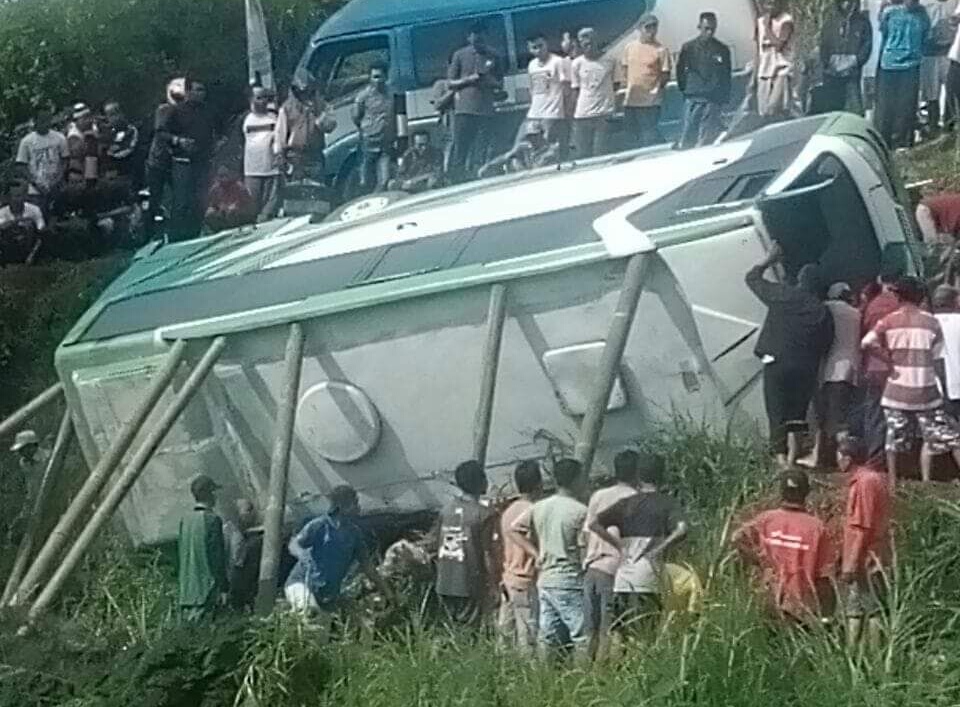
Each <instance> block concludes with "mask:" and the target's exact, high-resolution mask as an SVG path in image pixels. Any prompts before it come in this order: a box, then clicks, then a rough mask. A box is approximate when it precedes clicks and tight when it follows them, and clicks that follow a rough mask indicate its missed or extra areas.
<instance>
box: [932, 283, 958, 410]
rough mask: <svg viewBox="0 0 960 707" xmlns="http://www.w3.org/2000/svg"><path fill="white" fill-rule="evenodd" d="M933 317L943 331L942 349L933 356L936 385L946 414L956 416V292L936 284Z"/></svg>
mask: <svg viewBox="0 0 960 707" xmlns="http://www.w3.org/2000/svg"><path fill="white" fill-rule="evenodd" d="M931 304H932V305H933V316H935V317H936V318H937V321H938V322H940V329H942V330H943V348H942V350H941V351H940V355H939V356H938V357H937V361H938V363H937V367H938V371H937V373H938V374H939V377H940V385H941V387H942V388H943V397H944V399H945V406H946V408H947V412H948V413H950V415H952V416H953V417H954V418H957V417H958V416H960V306H958V304H960V303H958V293H957V290H956V289H954V288H953V287H950V286H949V285H940V286H939V287H938V288H937V289H936V290H934V291H933V297H931Z"/></svg>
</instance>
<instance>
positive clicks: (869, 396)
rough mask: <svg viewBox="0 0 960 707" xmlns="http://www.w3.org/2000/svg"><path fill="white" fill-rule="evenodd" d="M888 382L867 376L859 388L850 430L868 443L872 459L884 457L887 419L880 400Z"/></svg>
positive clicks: (868, 451)
mask: <svg viewBox="0 0 960 707" xmlns="http://www.w3.org/2000/svg"><path fill="white" fill-rule="evenodd" d="M885 385H886V382H885V381H884V380H881V379H877V378H867V380H866V382H865V383H864V385H863V387H862V388H860V389H859V393H860V395H859V398H858V400H857V404H856V405H855V406H854V409H853V412H852V416H851V425H850V431H851V432H852V433H853V434H854V435H856V436H857V437H859V438H860V439H862V440H863V441H864V443H865V444H866V445H867V454H868V456H869V458H870V459H871V460H872V459H881V460H882V459H883V458H884V454H885V448H886V442H887V419H886V416H885V415H884V413H883V406H882V405H880V401H881V400H882V399H883V389H884V387H885Z"/></svg>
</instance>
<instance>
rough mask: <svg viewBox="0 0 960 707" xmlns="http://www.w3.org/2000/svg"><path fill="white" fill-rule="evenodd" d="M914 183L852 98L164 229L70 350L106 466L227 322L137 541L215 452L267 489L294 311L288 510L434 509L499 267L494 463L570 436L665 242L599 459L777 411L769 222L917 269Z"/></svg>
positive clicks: (748, 424)
mask: <svg viewBox="0 0 960 707" xmlns="http://www.w3.org/2000/svg"><path fill="white" fill-rule="evenodd" d="M903 201H904V195H903V190H902V186H901V185H900V184H899V181H898V178H897V177H896V175H895V174H894V172H893V170H892V168H891V163H890V158H889V156H888V155H887V153H886V151H885V149H884V148H883V146H882V142H881V141H880V140H879V138H878V137H877V136H876V134H875V133H874V132H873V130H872V129H871V128H870V127H869V126H868V124H867V123H865V122H864V121H862V120H860V119H859V118H855V117H853V116H850V115H846V114H831V115H827V116H818V117H815V118H807V119H803V120H799V121H794V122H790V123H785V124H782V125H778V126H772V127H769V128H765V129H763V130H760V131H758V132H756V133H753V134H750V135H747V136H744V137H742V138H739V139H736V140H733V141H731V142H728V143H725V144H721V145H718V146H715V147H709V148H703V149H698V150H693V151H689V152H675V151H671V150H667V149H664V150H652V151H651V150H645V151H637V152H634V153H624V154H621V155H617V156H614V157H606V158H598V159H595V160H592V161H590V162H585V163H581V164H580V165H578V166H577V167H575V168H569V169H563V170H557V169H545V170H541V171H537V172H531V173H527V174H522V175H513V176H509V177H502V178H497V179H493V180H486V181H481V182H476V183H473V184H469V185H464V186H462V187H456V188H451V189H446V190H441V191H438V192H436V193H432V194H426V195H422V196H418V197H411V198H409V199H407V200H403V201H400V202H398V203H395V204H391V205H389V206H386V207H385V208H383V209H382V210H381V211H379V213H376V212H375V210H374V209H369V210H368V212H369V213H368V215H366V216H364V217H361V218H359V219H357V220H354V221H349V222H334V223H324V224H312V223H311V219H310V218H309V217H303V218H299V219H292V220H281V221H276V222H273V223H269V224H263V225H260V226H257V227H249V228H246V229H241V230H239V231H234V232H228V233H224V234H219V235H216V236H213V237H210V238H206V239H201V240H197V241H193V242H189V243H184V244H175V245H167V246H163V247H158V246H151V247H150V248H148V249H146V250H145V251H144V252H142V253H141V254H139V255H138V257H137V259H136V261H135V262H134V264H133V265H132V266H131V268H130V269H129V271H128V272H127V273H126V274H124V275H123V276H122V277H120V278H119V279H118V280H117V281H116V282H115V283H114V284H113V285H112V286H111V287H110V288H109V289H108V290H107V291H106V292H105V293H104V295H103V296H102V297H101V298H100V300H99V301H98V302H97V303H96V304H95V305H94V306H93V307H92V308H91V309H90V311H89V312H87V313H86V314H85V315H84V316H83V317H82V319H81V320H80V321H79V322H78V323H77V325H76V326H75V327H74V329H73V330H72V331H71V332H70V334H69V336H68V337H67V338H66V339H65V340H64V342H63V343H62V345H61V346H60V347H59V349H58V351H57V357H56V363H57V368H58V372H59V375H60V378H61V380H62V381H63V383H64V385H65V387H66V392H67V396H68V400H69V404H70V406H71V409H72V411H73V415H74V419H75V422H76V428H77V430H78V433H79V438H80V440H81V443H82V448H83V452H84V454H85V456H86V459H87V462H88V463H89V464H91V465H92V464H94V463H95V462H96V461H97V459H98V458H99V457H100V456H101V455H102V454H103V453H104V451H105V449H106V448H107V446H108V445H109V443H110V441H111V440H112V439H113V438H114V437H115V436H116V435H117V433H118V430H119V428H120V426H121V424H122V423H123V421H124V420H125V419H128V418H129V417H130V415H131V413H132V411H133V409H134V408H135V406H136V405H137V403H138V401H139V400H141V399H142V397H143V396H144V394H145V391H146V389H147V387H148V385H149V381H150V378H151V376H152V374H153V373H155V371H156V370H157V368H158V366H159V365H160V364H161V362H162V360H163V358H164V355H165V353H166V352H167V351H168V349H169V347H170V346H171V344H172V342H174V341H176V340H178V339H182V340H186V341H188V342H195V343H193V344H192V346H193V347H195V350H196V351H197V352H198V353H199V351H201V350H202V348H203V347H204V345H205V343H204V342H207V341H209V339H210V338H211V337H214V336H221V335H223V336H225V337H226V338H227V348H226V350H225V353H224V355H223V356H222V358H221V359H220V361H219V362H218V363H217V365H216V366H215V367H214V369H213V371H212V373H211V375H210V376H209V378H208V379H207V381H206V382H205V384H204V386H203V387H202V390H201V394H200V395H198V397H196V398H195V399H194V400H193V402H192V403H191V404H190V406H189V407H188V408H187V410H186V413H185V414H184V416H183V417H182V418H181V419H180V420H179V422H178V423H177V425H176V426H175V428H174V429H173V430H172V432H171V433H170V434H169V435H168V436H167V438H166V439H165V440H164V442H163V444H162V445H161V447H160V449H159V451H158V453H157V454H156V456H155V458H154V459H153V460H152V461H151V462H150V464H149V466H148V467H147V469H146V472H145V473H144V475H143V476H142V477H141V479H140V480H139V481H138V482H137V484H136V486H135V487H134V489H133V491H132V493H131V494H130V496H129V497H128V499H127V500H126V501H125V503H124V504H123V506H122V515H123V520H124V522H125V524H126V527H127V528H128V529H129V532H130V534H131V536H132V537H133V539H134V541H136V542H138V543H156V542H162V541H165V540H168V539H171V538H172V537H174V536H175V533H176V529H177V520H178V518H179V516H180V514H181V513H182V511H183V509H184V508H187V507H188V506H189V503H190V500H189V491H188V489H189V481H190V479H191V478H192V477H193V476H194V475H195V474H197V473H200V472H205V473H207V474H210V475H211V476H213V477H214V478H215V479H217V480H218V481H219V482H220V483H221V484H223V486H224V487H225V492H224V493H225V495H226V497H227V499H229V498H231V497H240V496H244V497H249V498H252V499H263V498H264V497H265V490H266V483H267V476H268V469H269V462H270V453H271V448H272V445H273V436H274V429H275V420H276V413H277V406H278V401H279V396H280V390H281V386H282V380H283V376H284V363H283V357H284V346H285V341H286V339H287V334H288V328H289V324H290V323H292V322H301V323H302V325H303V328H304V331H305V334H306V348H305V353H304V359H303V375H302V381H301V386H300V391H299V399H298V402H297V416H296V426H295V435H294V441H293V449H292V455H291V462H290V491H289V495H288V517H289V518H290V520H296V519H297V518H298V517H300V516H303V515H306V514H308V513H311V512H316V511H318V510H320V509H322V507H323V502H322V494H323V493H324V492H326V491H328V490H329V489H330V488H331V487H332V486H334V485H337V484H341V483H349V484H351V485H353V486H354V487H355V488H357V490H358V491H359V492H360V495H361V499H362V503H363V507H364V509H365V510H366V511H367V512H368V513H372V514H394V513H401V514H402V513H414V512H418V511H428V510H432V509H436V508H437V506H438V505H439V504H441V503H442V502H443V501H444V500H445V499H446V498H448V497H449V495H450V493H451V492H452V488H453V487H452V483H451V481H452V475H451V471H452V469H453V468H454V467H455V466H456V464H457V463H459V462H461V461H463V460H464V459H467V458H469V457H470V456H471V455H472V450H473V435H474V419H475V417H476V412H477V406H478V400H479V398H480V391H481V377H482V357H483V350H484V346H485V342H486V340H487V316H488V308H489V300H490V291H491V288H492V286H493V285H494V284H497V283H500V284H503V285H504V286H505V288H506V300H507V304H506V308H507V309H506V324H505V328H504V334H503V340H502V350H501V356H500V366H499V372H498V375H497V378H496V395H495V401H494V405H493V414H492V427H491V430H490V444H489V450H488V454H487V467H488V471H489V474H490V476H491V480H492V487H493V488H496V487H506V486H508V485H509V483H510V478H511V476H512V470H513V467H514V465H515V463H516V462H517V461H518V460H521V459H528V458H541V459H543V458H550V457H556V456H557V455H560V454H564V453H568V452H569V450H570V448H571V447H572V446H573V444H574V442H575V441H576V439H577V435H578V431H579V428H580V425H581V422H582V416H583V414H584V412H585V408H586V405H587V401H588V400H589V398H590V394H591V391H592V390H593V386H594V385H595V379H596V372H597V370H598V367H599V362H600V358H601V354H602V352H603V348H604V342H605V339H606V337H607V335H608V331H609V328H610V322H611V318H612V315H613V311H614V308H615V306H616V304H617V300H618V297H619V295H620V290H621V287H622V284H623V275H624V271H625V267H626V262H627V260H628V259H629V258H630V257H631V256H633V255H635V254H637V253H643V254H645V257H647V258H649V259H650V266H649V268H648V270H647V273H646V280H645V283H644V289H643V293H642V296H641V299H640V303H639V307H638V310H637V314H636V317H635V320H634V322H633V325H632V329H631V331H630V336H629V339H628V343H627V346H626V350H625V353H624V356H623V360H622V364H621V366H620V367H619V375H618V376H617V378H616V381H615V385H614V388H613V393H612V394H611V397H610V401H609V408H608V414H607V416H606V419H605V422H604V425H603V429H602V434H601V437H600V443H599V446H598V450H597V458H596V462H595V465H594V472H599V471H601V470H602V469H606V468H609V465H610V461H611V459H612V456H613V454H614V453H615V452H616V451H617V450H618V449H620V448H621V447H622V446H623V445H626V444H629V443H631V442H634V441H636V440H638V439H640V438H642V437H643V435H644V434H645V433H647V432H649V431H651V430H653V429H654V428H655V427H656V426H658V425H660V424H663V423H664V422H668V421H670V420H671V419H672V418H673V417H674V416H675V415H677V414H680V415H683V416H686V417H688V418H690V419H692V420H694V421H696V422H698V423H700V422H702V423H703V424H706V425H709V426H711V427H713V428H715V429H717V430H718V431H723V430H725V429H727V428H729V427H730V426H734V427H735V428H736V429H737V430H739V431H744V430H750V429H754V430H756V429H762V427H763V425H764V423H763V420H764V415H763V406H762V396H761V392H760V384H759V379H760V374H761V364H760V362H759V361H758V360H757V359H756V357H755V356H754V355H753V346H754V343H755V339H756V333H757V330H758V328H759V326H760V324H761V322H762V320H763V316H764V308H763V306H762V304H761V303H760V302H759V301H757V300H756V298H755V297H754V296H753V295H752V294H751V293H750V292H749V290H748V289H747V287H746V286H745V284H744V275H745V273H746V271H747V270H748V268H749V267H750V266H751V265H753V264H754V263H755V262H757V261H759V260H760V259H761V258H762V257H763V256H764V254H765V252H766V251H767V249H768V246H769V243H770V239H771V238H774V239H777V240H778V241H779V242H781V243H782V244H783V246H784V248H785V251H786V253H787V256H788V258H787V264H786V267H787V269H788V270H789V269H796V268H798V267H799V265H800V264H802V262H806V261H811V260H818V261H820V262H821V263H822V265H823V267H824V269H825V271H826V273H827V275H828V277H829V278H830V280H831V281H840V280H843V281H846V282H849V283H850V284H851V285H854V286H858V285H861V284H863V283H864V282H866V281H867V280H869V279H872V278H874V277H876V275H877V273H878V272H879V270H880V267H881V263H882V262H883V261H884V260H885V259H886V260H896V261H898V262H900V263H901V264H902V265H903V267H905V268H906V269H907V270H912V271H916V270H917V269H918V268H919V267H920V265H919V264H918V260H917V259H916V257H915V250H916V249H915V237H914V231H913V224H912V223H911V220H910V218H909V217H908V216H907V213H906V212H905V211H904V209H903V207H902V206H901V203H903ZM191 350H194V349H191ZM183 375H184V376H185V372H184V374H183ZM178 383H182V378H181V379H180V380H179V381H178ZM171 396H172V393H169V392H168V394H167V397H166V398H165V400H164V402H162V403H161V406H160V407H161V408H162V407H163V406H164V403H165V402H166V401H168V400H169V399H170V397H171ZM226 505H227V504H224V506H225V507H226Z"/></svg>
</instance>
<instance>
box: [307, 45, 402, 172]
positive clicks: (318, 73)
mask: <svg viewBox="0 0 960 707" xmlns="http://www.w3.org/2000/svg"><path fill="white" fill-rule="evenodd" d="M391 55H392V52H391V42H390V35H389V34H387V33H386V32H377V33H372V34H364V35H355V36H352V37H347V38H343V39H336V40H333V41H331V42H328V43H325V44H321V45H320V46H318V47H317V48H316V50H315V51H314V53H313V56H312V57H311V58H310V65H309V71H310V74H311V76H312V77H313V78H314V79H315V80H316V82H317V85H318V86H319V87H320V91H321V92H322V94H323V97H324V99H325V100H326V101H327V104H328V110H329V111H330V114H331V115H333V117H334V118H336V121H337V128H336V130H334V131H333V132H332V133H331V134H329V135H328V136H327V169H328V171H331V170H332V171H333V173H334V174H336V173H337V172H338V171H339V169H340V167H341V165H342V164H343V162H344V161H345V160H346V159H347V157H348V156H349V155H350V153H351V151H352V150H353V148H354V147H355V146H356V143H357V131H356V128H355V127H354V125H353V120H352V118H351V117H350V111H351V109H352V107H353V102H354V99H356V97H357V94H358V93H359V92H360V89H361V88H363V87H364V86H365V85H366V84H367V81H368V79H369V76H370V68H371V67H372V66H375V65H376V64H384V65H386V66H390V59H391ZM393 73H394V72H393V70H392V69H391V81H392V79H393Z"/></svg>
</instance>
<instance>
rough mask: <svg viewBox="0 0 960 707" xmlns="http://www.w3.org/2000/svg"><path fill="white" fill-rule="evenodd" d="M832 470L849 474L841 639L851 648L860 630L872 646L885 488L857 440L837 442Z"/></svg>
mask: <svg viewBox="0 0 960 707" xmlns="http://www.w3.org/2000/svg"><path fill="white" fill-rule="evenodd" d="M837 465H838V466H839V467H840V470H841V471H844V472H846V473H847V474H849V481H848V490H847V508H846V513H845V514H844V520H843V560H842V563H841V579H842V582H843V585H844V587H845V588H846V606H845V609H846V614H847V629H848V631H847V638H848V640H849V642H850V644H851V645H855V644H857V643H858V642H859V641H860V640H861V638H862V637H863V636H864V628H866V629H867V634H866V636H867V639H868V641H869V642H870V644H871V645H873V646H878V645H879V644H880V629H881V626H880V620H879V617H878V614H879V613H880V596H881V594H882V592H883V585H884V581H883V577H884V567H886V566H887V564H888V563H889V561H890V507H891V498H890V486H889V483H888V482H887V475H886V474H885V473H884V470H883V468H882V467H879V468H878V467H877V466H872V465H869V464H867V448H866V445H865V444H864V443H863V441H862V440H860V439H858V438H857V437H845V438H842V439H841V440H840V443H839V445H838V448H837ZM865 622H866V626H864V623H865Z"/></svg>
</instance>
